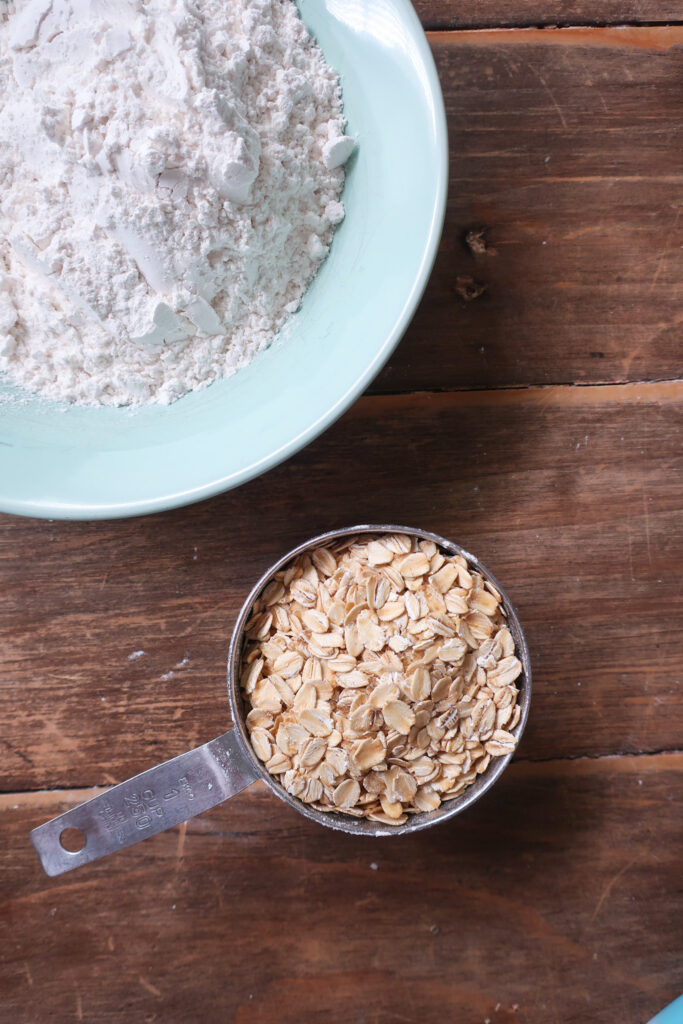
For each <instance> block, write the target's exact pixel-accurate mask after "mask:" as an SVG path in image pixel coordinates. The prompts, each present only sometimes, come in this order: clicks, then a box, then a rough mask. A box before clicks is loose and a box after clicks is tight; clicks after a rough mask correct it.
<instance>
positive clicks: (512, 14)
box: [413, 0, 681, 29]
mask: <svg viewBox="0 0 683 1024" xmlns="http://www.w3.org/2000/svg"><path fill="white" fill-rule="evenodd" d="M413 5H414V7H415V10H416V11H417V13H418V14H419V16H420V18H421V20H422V24H423V25H424V26H425V28H431V29H447V28H483V27H486V28H489V27H495V26H497V25H498V26H517V27H520V26H526V25H610V24H615V25H628V24H638V23H643V22H644V23H650V24H665V23H667V22H677V21H681V6H680V4H679V3H677V0H547V2H546V3H540V2H538V0H534V2H530V0H413Z"/></svg>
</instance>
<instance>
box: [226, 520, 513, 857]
mask: <svg viewBox="0 0 683 1024" xmlns="http://www.w3.org/2000/svg"><path fill="white" fill-rule="evenodd" d="M366 533H369V534H373V533H379V534H387V533H406V534H408V535H410V536H414V537H419V538H420V539H421V540H430V541H433V542H434V543H435V544H436V545H437V546H438V547H440V548H442V549H443V550H445V551H450V552H451V553H452V554H460V555H462V556H463V558H465V560H466V561H467V563H468V565H469V566H471V567H472V568H474V569H476V570H477V571H478V572H480V573H481V574H482V575H483V576H484V578H485V579H487V580H489V581H490V582H491V583H492V584H493V586H494V587H495V588H496V589H497V590H498V592H499V593H500V596H501V598H502V603H503V606H504V608H505V611H506V614H507V618H508V622H509V623H510V626H511V631H512V634H513V637H514V640H515V647H516V649H517V654H518V657H519V659H520V661H521V663H522V675H521V676H520V689H519V697H518V704H519V707H520V718H519V722H518V723H517V725H516V726H515V727H514V729H513V730H512V733H513V735H514V737H515V739H516V740H517V743H516V745H515V749H514V750H513V751H511V752H510V753H509V754H505V755H503V756H502V757H497V758H495V760H494V761H492V762H491V763H490V764H489V766H488V767H487V769H486V771H484V772H483V774H482V775H480V776H479V777H478V778H477V780H476V781H475V782H473V783H472V784H471V785H470V786H468V787H467V789H465V791H464V792H463V793H461V794H460V796H458V797H455V798H454V799H453V800H449V801H444V802H443V803H442V804H441V806H440V807H438V808H437V809H436V810H435V811H427V812H422V813H419V814H414V815H411V816H410V819H409V821H407V822H406V823H405V824H403V825H385V824H383V823H380V822H370V821H368V820H366V819H363V818H349V816H347V815H344V814H337V813H334V812H323V811H319V810H317V809H316V808H314V807H311V806H310V805H309V804H305V803H303V801H301V800H299V799H298V798H297V797H294V796H292V795H291V793H288V792H287V790H286V789H285V788H284V786H283V785H282V784H281V783H280V782H278V781H276V779H275V778H274V777H273V776H271V775H269V773H268V771H267V769H266V767H265V765H264V764H263V763H262V762H261V761H259V759H258V758H257V756H256V754H255V752H254V750H253V748H252V746H251V742H250V740H249V734H248V731H247V728H246V724H245V716H244V713H243V708H242V694H241V688H240V661H241V657H242V647H243V643H244V632H245V628H246V624H247V621H248V619H249V615H250V613H251V609H252V607H253V604H254V601H255V600H256V598H257V597H258V596H259V594H260V593H261V592H262V591H263V589H264V587H265V586H266V585H267V584H268V583H269V582H270V580H271V579H272V578H273V576H275V574H276V573H277V572H279V571H280V569H282V568H283V567H284V566H286V565H287V564H288V563H289V562H291V561H292V560H293V559H294V558H296V557H298V555H300V554H303V553H304V552H306V551H310V550H311V549H312V548H315V547H319V546H321V545H322V546H324V545H325V544H327V543H329V542H330V541H334V540H340V539H341V538H343V537H348V536H353V535H356V534H358V535H363V534H366ZM531 675H532V673H531V655H530V653H529V645H528V642H527V639H526V636H525V633H524V629H523V628H522V624H521V623H520V621H519V617H518V615H517V611H516V609H515V606H514V605H513V603H512V601H511V600H510V597H509V596H508V594H507V592H506V590H505V589H504V588H503V587H502V586H501V584H500V583H499V581H498V580H497V579H496V577H495V576H494V575H493V573H491V572H490V571H489V570H488V569H487V568H486V566H484V565H483V564H482V563H481V562H480V560H479V559H478V558H477V556H476V555H473V554H471V553H470V552H469V551H468V550H467V549H466V548H463V547H461V546H460V545H459V544H457V543H456V542H455V541H452V540H448V539H447V538H446V537H442V536H441V535H440V534H438V533H432V532H431V531H429V530H422V529H420V528H419V527H414V526H405V525H402V526H396V525H383V524H382V525H379V524H377V523H373V524H361V525H356V526H346V527H340V528H338V529H336V530H329V531H327V532H326V533H321V534H318V535H317V536H314V537H310V538H309V539H308V540H305V541H303V542H302V543H300V544H298V545H297V546H296V547H294V548H292V550H291V551H288V552H287V553H286V554H284V555H282V556H281V557H280V558H278V559H277V561H276V562H274V563H273V565H271V566H270V568H268V569H266V571H265V572H264V573H263V574H262V575H261V577H260V579H259V580H258V581H257V582H256V583H255V584H254V586H253V587H252V589H251V591H250V592H249V594H248V595H247V598H246V600H245V601H244V604H243V605H242V607H241V609H240V612H239V614H238V616H237V620H236V622H235V625H234V628H233V631H232V637H231V640H230V646H229V649H228V658H227V672H226V682H227V690H228V703H229V706H230V714H231V716H232V722H233V731H234V733H235V739H236V740H237V742H238V745H239V747H240V749H241V752H242V754H243V756H244V758H245V760H246V761H247V763H248V764H249V766H250V770H251V771H252V772H253V774H254V778H255V781H261V782H263V783H265V785H266V786H267V787H268V789H270V790H271V791H272V792H273V793H275V795H276V796H277V797H279V798H280V800H283V801H284V802H285V803H286V804H289V806H290V807H292V808H293V809H294V810H295V811H298V812H299V814H302V815H303V816H304V817H305V818H309V819H310V820H311V821H315V822H316V823H317V824H318V825H324V826H325V827H326V828H331V829H333V830H335V831H337V832H347V833H349V834H352V835H365V836H373V837H375V838H378V837H382V836H400V835H409V834H411V833H413V832H421V831H422V830H423V829H426V828H431V827H432V826H434V825H441V824H444V823H445V822H447V821H450V820H451V819H452V818H455V817H457V815H459V814H461V813H462V812H463V811H465V810H467V808H468V807H471V806H472V805H473V804H475V803H477V801H479V800H480V799H481V798H482V797H483V796H484V795H485V794H486V793H487V792H488V791H489V790H490V789H492V788H493V786H494V785H495V784H496V782H498V780H499V779H500V777H501V775H502V774H503V772H504V771H505V769H506V768H507V767H508V765H509V764H510V761H511V760H512V758H513V757H514V756H515V754H516V753H517V751H518V749H519V743H520V741H521V739H522V736H523V734H524V731H525V729H526V726H527V722H528V720H529V710H530V707H531V695H532V682H531Z"/></svg>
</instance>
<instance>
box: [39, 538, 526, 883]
mask: <svg viewBox="0 0 683 1024" xmlns="http://www.w3.org/2000/svg"><path fill="white" fill-rule="evenodd" d="M370 533H380V534H385V533H404V534H407V535H409V536H412V537H417V538H418V539H420V540H431V541H433V542H434V543H435V544H437V545H438V547H440V548H441V549H442V550H443V551H446V552H448V553H449V554H451V555H462V556H463V558H464V559H465V560H466V561H467V563H468V565H469V566H471V567H473V568H474V569H476V570H477V571H478V572H480V573H481V574H482V576H483V577H484V578H485V579H488V580H490V581H491V583H492V584H493V585H494V586H495V587H496V589H497V590H498V591H499V593H500V595H501V598H502V604H503V608H504V609H505V612H506V615H507V621H508V627H509V629H510V632H511V634H512V637H513V640H514V642H515V648H516V653H517V656H518V657H519V660H520V661H521V663H522V669H523V671H522V675H521V676H520V677H519V680H518V686H519V698H518V701H519V704H520V707H521V715H520V719H519V722H518V724H517V726H516V727H515V729H514V730H513V735H514V736H515V737H516V739H517V740H519V739H520V737H521V735H522V733H523V732H524V727H525V725H526V721H527V717H528V714H529V704H530V701H531V668H530V664H529V651H528V648H527V645H526V641H525V639H524V634H523V632H522V628H521V626H520V624H519V620H518V618H517V615H516V614H515V611H514V608H513V607H512V605H511V603H510V600H509V598H508V597H507V595H506V593H505V591H504V590H503V588H502V587H501V586H500V584H499V583H498V581H497V580H496V579H495V577H494V576H492V575H491V573H490V572H489V571H488V570H487V569H485V568H484V567H483V566H482V565H481V563H480V562H479V561H478V559H476V558H475V557H474V556H473V555H470V554H469V553H468V552H467V551H464V550H463V549H462V548H461V547H459V546H458V545H457V544H453V543H452V541H449V540H445V539H444V538H443V537H439V536H438V535H437V534H434V533H428V532H427V531H425V530H415V529H412V528H410V527H406V526H354V527H351V528H350V529H344V530H332V531H331V532H329V533H324V534H321V535H320V536H318V537H313V538H312V540H308V541H306V542H305V543H304V544H300V545H299V547H297V548H294V549H293V550H292V551H289V552H288V553H287V554H286V555H283V557H282V558H280V559H279V560H278V561H277V562H276V563H275V565H273V566H272V567H271V568H270V569H269V570H268V571H267V572H266V573H264V574H263V576H262V577H261V579H260V580H259V581H258V583H257V584H256V586H255V587H254V588H253V590H252V591H251V593H250V594H249V596H248V598H247V599H246V601H245V602H244V605H243V606H242V610H241V611H240V614H239V616H238V618H237V622H236V624H235V629H234V632H233V635H232V640H231V642H230V650H229V652H228V700H229V702H230V711H231V714H232V719H233V722H234V729H232V730H231V731H230V732H226V733H224V734H223V735H222V736H219V737H218V738H217V739H215V740H211V741H210V742H209V743H205V744H204V745H203V746H201V747H196V748H195V749H194V750H188V751H187V753H185V754H180V756H179V757H174V758H173V759H172V760H170V761H166V762H164V764H160V765H157V766H156V767H155V768H150V769H149V770H148V771H145V772H142V773H141V774H140V775H136V776H134V777H133V778H132V779H128V780H127V781H126V782H121V783H119V785H117V786H114V787H113V788H112V789H109V790H107V791H106V792H104V793H101V794H99V795H98V796H95V797H93V798H92V799H91V800H87V801H86V802H85V803H83V804H81V805H80V806H78V807H74V808H72V809H71V810H69V811H66V812H65V813H64V814H60V815H59V817H57V818H53V819H52V820H51V821H48V822H46V823H45V824H44V825H40V826H39V827H38V828H35V829H33V831H32V832H31V842H32V843H33V845H34V847H35V849H36V851H37V853H38V856H39V857H40V861H41V864H42V865H43V868H44V869H45V872H46V873H47V874H48V875H61V874H63V873H64V872H65V871H71V870H72V869H73V868H77V867H80V866H81V865H82V864H88V863H89V862H90V861H93V860H97V858H98V857H104V856H105V855H106V854H109V853H115V852H116V851H117V850H120V849H123V848H124V847H126V846H132V845H133V844H134V843H139V842H141V841H142V840H143V839H148V838H149V837H150V836H153V835H156V834H157V833H158V832H164V831H165V830H166V829H169V828H173V827H174V826H175V825H179V824H180V823H181V822H183V821H187V820H188V819H189V818H193V817H194V816H195V815H197V814H201V812H202V811H208V810H209V809H210V808H211V807H215V806H216V805H217V804H219V803H222V802H223V801H224V800H228V799H229V798H230V797H231V796H234V795H235V794H236V793H239V792H240V791H241V790H243V789H246V787H247V786H250V785H251V784H252V782H256V781H257V780H261V781H262V782H264V783H265V784H266V785H267V786H268V787H269V788H270V789H271V790H272V791H273V792H274V793H275V795H276V796H278V797H280V799H281V800H284V801H285V803H288V804H289V805H290V807H293V808H294V809H295V810H297V811H298V812H299V813H300V814H303V815H304V817H306V818H310V819H311V820H312V821H316V822H317V823H318V824H319V825H325V826H326V827H327V828H333V829H337V830H338V831H340V832H349V833H351V834H352V835H369V836H400V835H406V834H407V833H409V832H417V831H419V830H420V829H423V828H430V827H431V826H432V825H437V824H440V823H441V822H444V821H447V820H448V819H449V818H453V817H454V816H455V815H456V814H459V813H460V812H461V811H464V810H465V808H466V807H469V806H470V805H471V804H473V803H475V802H476V801H477V800H478V799H479V798H480V797H481V796H483V795H484V793H485V792H486V791H487V790H488V789H490V788H491V786H492V785H493V784H494V782H496V780H497V779H499V778H500V776H501V775H502V773H503V771H504V770H505V768H506V767H507V765H508V763H509V761H510V758H511V757H512V754H511V753H510V754H507V755H505V756H503V757H498V758H495V759H494V760H493V761H491V763H490V765H489V767H488V768H487V769H486V771H485V772H483V773H482V775H480V776H478V778H477V779H476V780H475V782H473V783H472V785H471V786H469V787H468V788H467V789H466V790H465V791H464V793H462V794H461V795H460V796H458V797H455V798H454V799H453V800H449V801H446V802H444V803H442V804H441V806H440V807H438V808H437V809H436V810H435V811H429V812H425V813H420V814H414V815H411V817H410V820H409V821H407V822H406V823H405V824H404V825H398V826H394V825H386V824H383V823H381V822H373V821H368V820H367V819H365V818H355V817H351V816H350V815H345V814H341V813H334V812H332V813H330V812H323V811H319V810H317V809H316V808H314V807H311V806H310V805H308V804H305V803H304V802H303V801H301V800H299V799H297V797H294V796H292V795H291V794H290V793H288V792H287V790H286V789H285V788H284V787H283V786H282V785H281V784H280V783H279V782H278V781H277V780H276V779H275V778H273V776H271V775H269V773H268V771H267V770H266V767H265V765H264V764H263V762H261V761H260V760H259V759H258V758H257V756H256V754H255V753H254V751H253V749H252V746H251V743H250V741H249V736H248V733H247V728H246V724H245V713H244V707H243V700H242V693H241V690H240V662H241V659H242V647H243V643H244V630H245V626H246V623H247V620H248V619H249V615H250V612H251V609H252V606H253V604H254V602H255V601H256V598H257V597H258V596H259V594H260V593H261V591H262V590H263V589H264V587H265V586H266V585H267V584H268V583H269V582H270V580H271V579H272V578H273V576H275V574H276V573H277V572H279V570H280V569H282V568H283V567H284V566H286V565H287V564H288V563H289V562H291V561H292V560H293V559H294V558H296V557H297V555H300V554H302V553H303V552H305V551H309V550H312V549H313V548H316V547H320V546H324V545H327V544H329V543H330V542H331V541H335V540H339V539H340V538H345V537H349V536H353V535H355V534H370ZM67 829H77V830H78V831H79V832H80V833H82V836H83V837H84V838H85V844H84V845H83V847H82V848H81V849H80V850H78V851H76V852H72V851H70V850H68V849H66V848H65V846H64V845H63V837H64V833H65V831H66V830H67Z"/></svg>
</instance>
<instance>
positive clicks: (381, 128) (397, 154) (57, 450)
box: [0, 0, 448, 519]
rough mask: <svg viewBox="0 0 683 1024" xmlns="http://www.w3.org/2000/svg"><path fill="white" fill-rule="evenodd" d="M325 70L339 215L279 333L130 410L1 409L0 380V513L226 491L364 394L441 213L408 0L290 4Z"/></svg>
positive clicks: (418, 277) (432, 111)
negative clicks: (336, 150)
mask: <svg viewBox="0 0 683 1024" xmlns="http://www.w3.org/2000/svg"><path fill="white" fill-rule="evenodd" d="M299 7H300V10H301V13H302V17H303V19H304V21H305V22H306V24H307V26H308V27H309V29H310V31H311V32H312V33H313V35H314V36H315V37H316V38H317V40H318V42H319V43H320V45H321V46H322V49H323V51H324V53H325V56H326V58H327V60H328V62H329V63H330V64H331V65H332V66H333V67H334V68H336V69H337V71H339V73H340V75H341V79H342V85H343V89H344V109H345V112H346V116H347V117H348V121H349V131H350V132H351V133H353V134H355V135H357V136H358V149H357V152H356V154H355V155H354V156H353V157H352V158H351V161H350V162H349V165H348V168H347V170H348V173H347V181H346V187H345V191H344V203H345V205H346V211H347V213H346V219H345V220H344V222H343V224H342V225H341V226H340V228H339V230H338V231H337V233H336V235H335V238H334V242H333V245H332V251H331V253H330V256H329V258H328V259H327V261H326V262H325V264H324V265H323V267H322V268H321V270H320V272H319V274H318V275H317V277H316V279H315V280H314V282H313V284H312V285H311V287H310V289H309V291H308V292H307V294H306V296H305V298H304V302H303V305H302V308H301V310H300V312H299V313H297V315H296V316H295V317H294V318H293V320H292V321H291V323H290V324H289V325H288V326H287V327H286V328H285V331H284V332H283V335H282V337H280V338H279V339H278V340H276V342H275V343H274V344H273V345H272V346H271V347H270V348H269V349H268V350H266V351H265V352H262V353H261V354H260V355H259V356H258V357H257V358H256V359H255V360H254V361H253V363H251V364H250V365H249V366H248V367H246V369H244V370H242V371H240V372H239V373H238V374H236V375H235V376H234V377H231V378H229V379H228V380H224V381H219V382H216V383H215V384H213V385H212V386H211V387H209V388H207V389H206V390H205V391H202V392H198V393H195V394H190V395H187V396H186V397H185V398H182V399H180V401H178V402H176V403H175V404H174V405H172V406H169V407H158V406H147V407H144V408H142V409H141V410H139V411H136V412H131V411H130V410H126V409H86V408H76V407H73V408H67V409H64V408H63V407H61V408H60V407H57V406H56V405H53V404H51V403H49V402H46V401H43V400H37V399H36V400H26V399H25V398H23V399H22V400H21V401H17V400H10V401H4V400H3V399H4V398H5V397H6V396H11V395H12V389H11V388H10V387H9V386H8V385H7V384H6V383H5V384H2V385H0V510H1V511H5V512H13V513H17V514H20V515H29V516H42V517H47V518H53V519H105V518H114V517H117V516H131V515H139V514H142V513H147V512H157V511H160V510H162V509H168V508H174V507H176V506H178V505H185V504H188V503H189V502H193V501H198V500H199V499H201V498H207V497H209V496H210V495H213V494H217V493H219V492H220V491H224V490H227V489H228V488H231V487H236V486H237V485H238V484H241V483H244V482H245V481H247V480H250V479H251V478H252V477H254V476H257V475H258V474H260V473H263V472H265V471H266V470H267V469H270V468H271V467H272V466H275V465H276V464H277V463H279V462H281V461H282V460H283V459H286V458H287V457H288V456H290V455H292V454H293V453H294V452H296V451H298V450H299V449H300V448H302V447H303V446H304V445H306V444H308V443H309V442H310V441H312V440H313V438H315V437H317V435H318V434H320V433H321V431H323V430H325V428H326V427H328V426H329V425H330V424H331V423H332V422H333V421H334V420H335V419H337V417H338V416H340V415H341V414H342V413H343V412H344V411H345V409H347V408H348V407H349V405H350V404H351V403H352V402H353V400H354V399H355V398H356V397H357V396H358V395H359V394H360V393H361V392H362V391H363V390H364V389H365V388H366V387H367V385H368V384H369V382H370V381H371V380H372V378H373V377H374V376H375V374H376V373H377V372H378V370H379V369H380V368H381V367H382V365H383V364H384V363H385V361H386V360H387V358H388V357H389V355H390V354H391V352H392V351H393V349H394V347H395V346H396V344H397V343H398V341H399V340H400V338H401V336H402V334H403V332H404V331H405V329H406V327H407V325H408V323H409V321H410V319H411V317H412V315H413V313H414V312H415V308H416V306H417V304H418V302H419V300H420V298H421V296H422V293H423V291H424V287H425V285H426V283H427V279H428V277H429V273H430V271H431V268H432V265H433V262H434V258H435V256H436V251H437V247H438V244H439V237H440V234H441V228H442V224H443V217H444V213H445V207H446V191H447V183H448V141H447V130H446V118H445V113H444V106H443V99H442V96H441V90H440V87H439V81H438V78H437V74H436V70H435V67H434V62H433V60H432V56H431V53H430V50H429V46H428V44H427V40H426V38H425V35H424V32H423V31H422V28H421V26H420V24H419V22H418V19H417V16H416V15H415V12H414V10H413V8H412V6H411V4H410V3H409V0H300V3H299Z"/></svg>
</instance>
